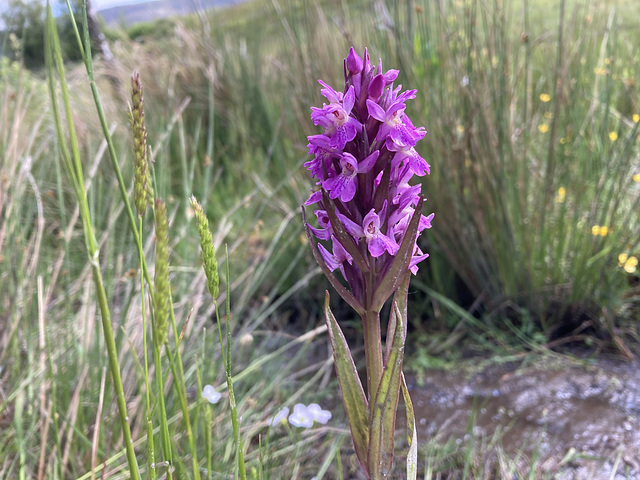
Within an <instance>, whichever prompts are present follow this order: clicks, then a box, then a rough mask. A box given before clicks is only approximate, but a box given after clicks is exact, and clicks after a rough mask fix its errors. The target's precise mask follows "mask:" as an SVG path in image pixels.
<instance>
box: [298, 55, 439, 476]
mask: <svg viewBox="0 0 640 480" xmlns="http://www.w3.org/2000/svg"><path fill="white" fill-rule="evenodd" d="M343 73H344V79H345V84H344V88H343V87H342V86H340V88H339V89H338V90H335V89H334V88H333V87H331V86H329V85H327V84H326V83H324V82H323V81H322V80H319V82H320V85H321V87H322V88H321V91H320V93H321V94H322V95H323V97H324V98H326V100H327V102H328V103H324V104H323V105H322V107H312V108H311V119H312V121H313V123H314V125H316V126H318V127H321V128H322V129H323V131H322V132H321V133H318V134H316V135H311V136H309V137H308V140H309V143H308V145H307V147H308V149H309V154H310V155H311V156H312V159H311V160H309V161H307V162H305V164H304V166H305V167H306V168H307V169H308V170H309V173H310V174H311V177H312V178H314V179H315V182H316V191H314V192H313V193H311V195H310V196H309V198H308V199H307V200H306V201H305V202H304V205H305V206H310V205H314V208H315V211H314V213H315V215H316V217H317V227H316V226H313V225H311V224H310V223H307V216H306V210H305V208H304V207H303V208H302V219H303V222H304V227H305V234H306V236H307V240H308V242H309V244H310V246H311V253H312V254H313V257H314V258H315V260H316V262H317V263H318V265H319V266H320V269H321V270H322V272H323V273H324V275H325V276H326V277H327V279H328V280H329V282H330V283H331V285H332V286H333V288H334V289H335V290H336V291H337V292H338V294H339V295H340V296H341V297H342V299H343V300H344V301H345V302H347V303H348V304H349V305H350V306H351V307H352V308H353V309H354V310H355V312H356V313H357V314H358V315H360V317H361V318H362V321H363V325H364V328H363V335H364V345H365V360H366V363H367V369H366V370H367V392H366V396H365V391H364V389H363V387H362V382H361V380H360V376H359V375H358V373H359V372H358V370H357V369H356V365H355V362H354V361H353V357H352V356H351V354H350V351H349V346H348V344H347V342H346V339H345V338H344V335H343V333H342V331H341V328H340V326H339V324H338V322H337V321H336V319H335V317H334V315H333V313H332V312H331V309H330V306H329V293H328V292H327V293H326V296H325V307H324V316H325V320H326V323H327V330H328V334H329V338H330V340H331V344H332V347H333V352H334V361H335V366H336V372H337V374H338V381H339V383H340V388H341V391H342V394H343V396H344V398H345V410H346V413H347V417H348V419H349V425H350V428H351V434H352V437H353V444H354V447H355V451H356V455H357V457H358V460H359V461H360V463H361V465H362V466H363V468H364V469H365V473H367V475H366V477H367V478H378V477H380V478H382V477H383V476H385V472H390V471H391V468H392V460H393V447H394V442H393V428H389V429H387V428H386V427H385V428H382V429H381V428H380V425H381V424H380V423H379V422H380V419H382V424H383V425H391V426H393V425H394V424H395V414H396V413H395V412H396V409H397V407H398V399H399V396H400V391H401V390H402V386H401V366H402V361H403V352H404V341H405V337H406V328H407V308H406V306H407V297H408V292H409V283H410V279H411V275H412V274H413V275H415V274H417V272H418V265H419V264H420V263H421V262H422V261H424V260H425V259H426V258H428V256H429V254H427V253H425V252H423V251H422V250H421V248H420V246H419V245H418V240H419V237H420V235H421V233H422V232H423V231H424V230H426V229H428V228H431V221H432V219H433V214H430V215H428V216H425V215H423V214H422V210H423V206H424V203H425V198H424V196H423V195H422V194H421V184H420V183H419V182H417V183H416V182H415V178H414V177H415V176H424V175H425V174H429V172H430V169H431V167H430V166H429V164H428V163H427V161H426V160H425V159H424V158H422V156H420V154H419V153H418V149H417V147H416V145H417V143H418V142H419V141H420V140H421V139H422V138H424V137H425V135H426V133H427V132H426V130H425V129H424V128H423V127H416V126H414V124H413V122H412V121H411V120H410V119H409V117H408V116H407V114H406V110H407V103H408V102H409V101H410V100H412V99H414V98H416V94H417V92H416V90H406V91H402V85H398V86H394V82H395V81H396V79H397V78H398V75H399V72H398V70H387V71H386V72H385V71H384V70H383V69H382V60H380V61H379V62H378V64H377V65H372V64H371V61H370V57H369V53H368V52H367V50H366V49H365V50H364V54H363V56H362V57H360V56H359V55H358V54H357V53H356V52H355V50H354V49H353V48H351V49H350V50H349V54H348V55H347V58H345V59H344V63H343ZM318 187H319V190H317V188H318ZM337 271H339V272H340V274H341V277H339V276H338V274H337V273H336V272H337ZM391 296H393V300H392V304H393V306H392V307H391V310H390V312H391V313H390V317H389V322H388V324H387V325H388V327H387V336H386V338H387V340H386V344H385V348H384V349H383V348H382V341H381V325H380V312H381V311H382V309H383V307H384V305H385V303H387V302H388V301H389V298H390V297H391ZM405 398H406V397H405ZM347 399H348V400H347ZM374 406H375V408H374ZM406 407H407V409H411V405H410V402H407V405H406ZM329 418H331V414H330V412H328V411H324V410H322V409H321V408H320V407H319V406H318V405H316V404H311V405H309V406H308V407H305V406H304V405H301V404H299V405H296V406H295V407H294V411H293V414H292V415H290V416H289V422H290V423H291V424H292V425H296V426H300V427H306V428H309V427H311V426H312V425H313V422H314V421H317V422H319V423H325V422H326V421H327V420H328V419H329ZM410 418H413V414H409V415H408V422H407V427H408V429H409V431H410V432H411V431H413V436H412V439H411V440H410V442H415V441H416V438H415V432H416V429H415V425H413V422H410V421H409V419H410ZM374 427H377V428H374ZM412 450H413V452H414V453H413V454H412V455H413V459H412V460H411V462H409V458H408V459H407V460H408V461H407V465H408V466H410V463H412V464H415V463H416V462H417V459H416V453H415V449H412ZM407 473H408V474H409V473H410V472H409V469H408V471H407ZM414 473H415V472H414ZM413 476H415V475H413ZM407 478H410V477H407Z"/></svg>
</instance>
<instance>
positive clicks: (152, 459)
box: [138, 217, 157, 480]
mask: <svg viewBox="0 0 640 480" xmlns="http://www.w3.org/2000/svg"><path fill="white" fill-rule="evenodd" d="M138 220H139V221H140V232H139V236H140V238H142V217H139V218H138ZM138 257H139V258H140V272H142V263H143V259H144V252H143V251H142V243H141V242H140V243H138ZM140 299H141V301H142V343H143V350H144V385H145V390H146V394H147V454H148V457H149V458H148V460H147V461H148V464H149V478H151V480H155V479H156V478H157V475H156V454H155V448H154V444H153V422H152V419H151V398H150V393H149V390H150V387H149V360H148V355H147V319H146V315H145V309H144V276H143V275H142V274H141V275H140Z"/></svg>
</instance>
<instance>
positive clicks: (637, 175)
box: [633, 173, 640, 183]
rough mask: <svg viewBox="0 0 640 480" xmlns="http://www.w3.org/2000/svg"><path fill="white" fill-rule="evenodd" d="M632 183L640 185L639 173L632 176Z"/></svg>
mask: <svg viewBox="0 0 640 480" xmlns="http://www.w3.org/2000/svg"><path fill="white" fill-rule="evenodd" d="M633 181H634V182H636V183H640V173H636V174H635V175H634V176H633Z"/></svg>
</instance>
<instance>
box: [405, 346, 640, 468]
mask: <svg viewBox="0 0 640 480" xmlns="http://www.w3.org/2000/svg"><path fill="white" fill-rule="evenodd" d="M549 357H550V358H548V359H547V358H545V359H543V360H540V359H536V361H535V362H532V364H530V365H525V362H523V361H519V362H511V363H506V364H502V365H496V364H495V363H494V364H492V365H490V366H487V367H484V368H481V367H476V368H474V369H473V370H467V371H466V372H461V371H442V370H432V371H427V372H425V373H424V374H423V375H421V377H420V378H418V377H416V376H414V375H409V376H408V379H407V380H408V384H409V385H408V386H409V389H410V392H411V396H412V399H413V404H414V410H415V416H416V423H417V428H418V438H419V439H420V442H421V443H422V442H426V441H428V439H433V438H437V439H438V441H439V443H440V442H442V443H444V442H446V441H447V440H449V439H451V440H452V441H455V442H457V443H458V444H460V445H463V444H464V443H465V442H468V441H469V440H470V437H471V436H473V437H474V438H473V439H474V440H475V439H477V440H479V441H485V442H486V443H489V442H491V441H492V440H493V441H495V442H496V444H497V445H500V447H501V448H502V449H503V450H504V452H505V453H506V454H507V455H508V456H509V457H510V458H518V455H520V458H521V460H520V462H521V463H522V465H523V468H524V470H523V471H526V470H527V469H528V467H529V468H530V466H531V458H532V457H535V458H537V460H536V462H535V465H536V468H535V471H536V474H537V475H536V476H534V477H533V478H538V476H540V475H542V477H549V478H559V479H576V480H577V479H600V478H603V479H609V478H611V479H615V480H619V479H623V478H630V479H639V480H640V418H639V417H640V362H638V361H634V362H623V361H621V360H620V359H619V358H617V359H614V358H599V359H598V360H589V361H586V360H573V359H569V358H567V357H564V356H555V355H554V356H552V355H550V356H549ZM402 416H403V415H399V417H402ZM523 454H524V455H523ZM527 462H528V467H527ZM443 478H447V477H446V476H445V477H443Z"/></svg>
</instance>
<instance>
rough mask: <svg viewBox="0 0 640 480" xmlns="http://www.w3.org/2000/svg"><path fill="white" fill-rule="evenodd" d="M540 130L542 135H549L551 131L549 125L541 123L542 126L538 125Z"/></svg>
mask: <svg viewBox="0 0 640 480" xmlns="http://www.w3.org/2000/svg"><path fill="white" fill-rule="evenodd" d="M538 130H539V131H540V133H547V132H548V131H549V125H547V124H546V123H541V124H540V125H538Z"/></svg>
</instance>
